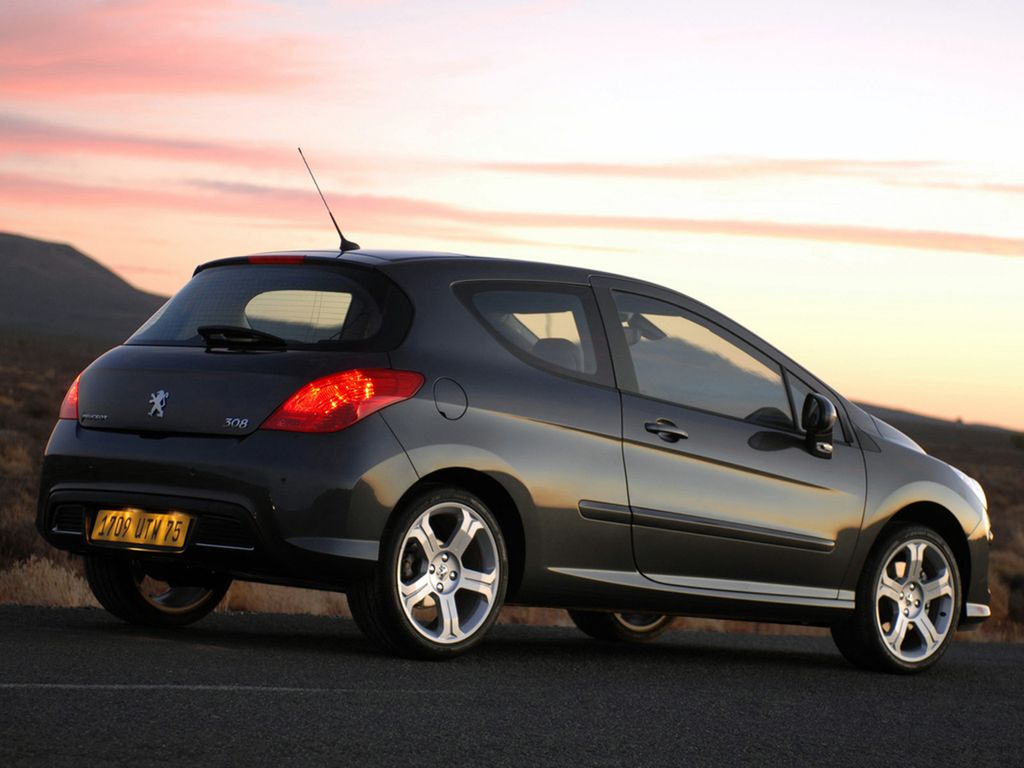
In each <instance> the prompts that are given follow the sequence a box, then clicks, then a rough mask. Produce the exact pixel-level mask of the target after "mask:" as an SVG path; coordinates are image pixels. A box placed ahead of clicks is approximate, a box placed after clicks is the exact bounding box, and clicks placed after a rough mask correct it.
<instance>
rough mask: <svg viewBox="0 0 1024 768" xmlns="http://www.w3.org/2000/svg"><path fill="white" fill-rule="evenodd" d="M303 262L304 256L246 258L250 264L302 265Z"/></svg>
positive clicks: (272, 255) (271, 255) (268, 255)
mask: <svg viewBox="0 0 1024 768" xmlns="http://www.w3.org/2000/svg"><path fill="white" fill-rule="evenodd" d="M305 260H306V257H305V256H284V255H277V254H267V255H266V256H249V257H247V261H248V262H249V263H250V264H302V263H303V262H304V261H305Z"/></svg>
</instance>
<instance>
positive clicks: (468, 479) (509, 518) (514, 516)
mask: <svg viewBox="0 0 1024 768" xmlns="http://www.w3.org/2000/svg"><path fill="white" fill-rule="evenodd" d="M432 485H450V486H456V487H458V488H462V489H464V490H466V491H468V492H470V493H472V494H473V495H475V496H477V497H479V499H480V500H481V501H482V502H484V503H485V504H486V505H487V507H488V508H489V509H490V510H491V513H492V514H493V515H494V517H495V518H496V519H497V520H498V525H499V526H501V534H502V536H503V537H504V539H505V546H506V548H507V550H508V564H509V580H508V590H507V597H510V598H511V597H514V596H515V594H516V592H517V590H518V589H519V585H520V583H521V582H522V578H523V569H524V566H525V562H526V535H525V532H524V528H523V520H522V516H521V514H520V506H519V504H517V503H516V500H515V498H514V497H513V495H512V493H511V492H510V491H509V490H508V488H506V487H505V485H503V484H502V483H501V482H500V481H499V480H497V479H496V478H495V477H493V476H492V475H489V474H487V473H486V472H481V471H480V470H476V469H469V468H466V467H449V468H446V469H439V470H436V471H434V472H431V473H430V474H429V475H424V476H423V477H422V478H420V479H419V480H418V481H417V482H416V483H415V484H413V485H412V486H411V487H410V488H409V489H408V490H406V492H405V493H404V494H402V498H401V499H399V501H398V504H396V505H395V509H396V510H397V509H402V508H403V506H404V505H405V503H406V502H407V501H408V500H409V499H411V498H413V497H414V496H416V495H418V494H419V493H421V492H422V491H423V489H424V488H426V487H428V486H432ZM393 514H394V513H392V516H393ZM389 524H390V521H389Z"/></svg>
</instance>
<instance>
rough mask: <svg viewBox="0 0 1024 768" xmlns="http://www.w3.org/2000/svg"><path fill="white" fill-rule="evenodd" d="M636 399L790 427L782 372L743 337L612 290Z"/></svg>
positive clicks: (672, 308)
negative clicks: (749, 345) (634, 379)
mask: <svg viewBox="0 0 1024 768" xmlns="http://www.w3.org/2000/svg"><path fill="white" fill-rule="evenodd" d="M612 294H613V296H614V298H615V304H616V308H617V309H618V312H619V319H620V321H621V323H622V331H623V333H624V334H625V336H626V343H627V344H628V346H629V353H630V357H631V358H632V361H633V368H634V369H635V371H636V380H637V391H638V394H641V395H645V396H647V397H654V398H657V399H659V400H668V401H670V402H673V403H678V404H680V405H684V406H687V407H690V408H698V409H700V410H704V411H711V412H713V413H719V414H722V415H724V416H731V417H733V418H736V419H743V420H744V421H749V422H752V423H755V424H762V425H764V426H768V427H774V428H778V429H793V417H792V414H791V411H790V405H789V398H788V397H787V394H786V385H785V383H784V382H783V379H782V370H781V369H780V368H779V366H777V365H776V364H775V363H774V362H772V361H771V360H768V359H767V358H765V357H763V356H762V355H760V354H759V353H757V352H756V351H755V350H754V349H752V348H750V347H748V346H747V345H746V344H744V343H743V342H742V341H740V340H739V339H735V338H733V337H732V336H731V335H729V334H727V333H726V332H724V331H717V330H712V329H711V328H710V327H709V326H708V325H705V324H704V323H703V322H701V321H700V320H699V319H698V318H697V317H696V316H694V315H691V314H690V313H688V312H686V311H685V310H683V309H681V308H679V307H676V306H674V305H672V304H667V303H665V302H662V301H657V300H655V299H651V298H648V297H646V296H639V295H637V294H632V293H625V292H622V291H613V292H612Z"/></svg>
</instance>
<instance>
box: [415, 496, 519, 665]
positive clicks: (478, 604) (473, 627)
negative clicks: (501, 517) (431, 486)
mask: <svg viewBox="0 0 1024 768" xmlns="http://www.w3.org/2000/svg"><path fill="white" fill-rule="evenodd" d="M500 567H501V566H500V558H499V555H498V546H497V543H496V542H495V539H494V535H493V534H492V532H491V530H490V528H489V527H488V525H487V523H486V521H485V520H484V518H483V517H482V516H481V515H480V514H479V513H478V512H477V511H476V510H475V509H473V508H472V507H470V506H468V505H465V504H460V503H457V502H442V503H440V504H436V505H434V506H432V507H430V508H429V509H427V510H425V511H424V512H423V513H422V514H420V515H419V516H418V517H417V518H416V519H415V520H414V521H413V523H412V525H411V526H410V527H409V528H408V530H407V531H406V533H405V536H404V538H403V540H402V544H401V549H400V554H399V557H398V565H397V568H398V573H397V577H398V578H397V585H398V593H399V594H398V598H399V602H400V604H401V607H402V611H403V613H404V614H405V617H406V619H407V620H408V622H409V624H410V626H412V628H413V629H414V630H415V631H416V632H417V633H419V634H420V635H422V636H423V637H425V638H427V639H428V640H431V641H433V642H435V643H440V644H444V645H452V644H455V643H460V642H462V641H464V640H466V639H468V638H469V637H471V636H472V635H473V634H475V633H476V632H477V630H479V629H480V628H481V627H482V626H484V624H485V623H486V622H487V619H488V617H489V616H490V615H491V613H492V611H493V609H494V607H495V604H496V599H497V594H496V592H497V585H498V581H499V576H500Z"/></svg>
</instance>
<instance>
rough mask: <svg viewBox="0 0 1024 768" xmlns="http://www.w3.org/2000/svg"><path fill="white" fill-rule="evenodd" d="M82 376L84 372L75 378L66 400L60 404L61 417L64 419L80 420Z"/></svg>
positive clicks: (65, 397)
mask: <svg viewBox="0 0 1024 768" xmlns="http://www.w3.org/2000/svg"><path fill="white" fill-rule="evenodd" d="M81 378H82V374H78V375H77V376H75V380H74V381H73V382H71V386H70V387H68V393H67V394H66V395H64V402H62V403H61V404H60V418H62V419H74V420H75V421H78V380H79V379H81ZM50 413H53V411H50Z"/></svg>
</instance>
